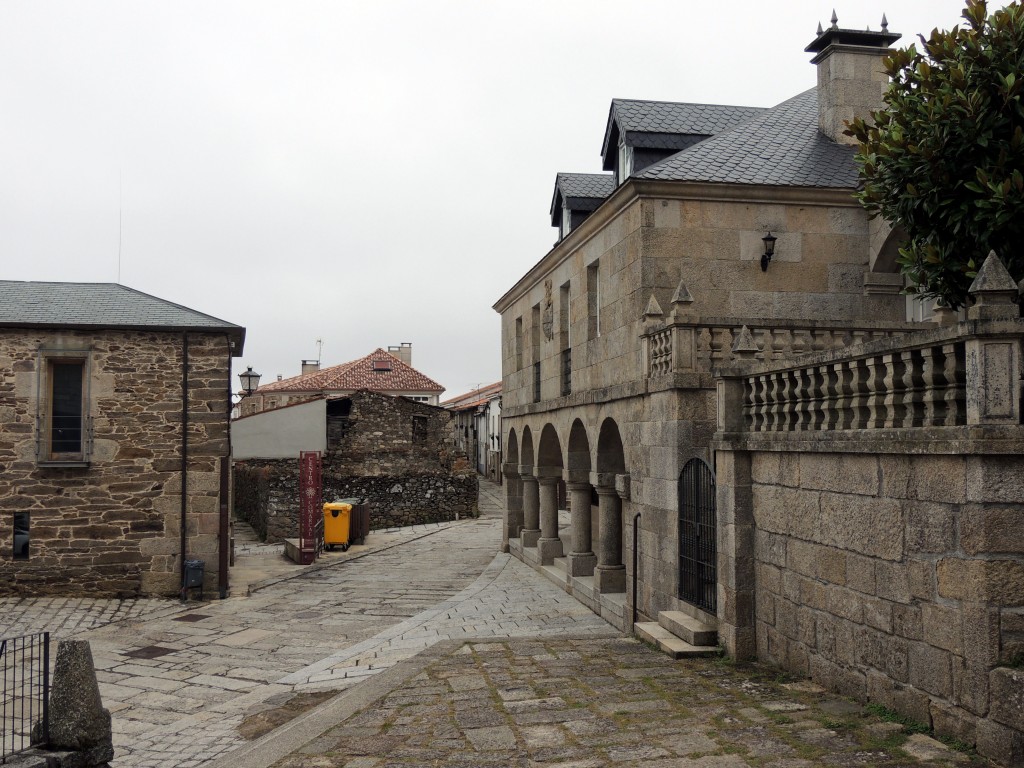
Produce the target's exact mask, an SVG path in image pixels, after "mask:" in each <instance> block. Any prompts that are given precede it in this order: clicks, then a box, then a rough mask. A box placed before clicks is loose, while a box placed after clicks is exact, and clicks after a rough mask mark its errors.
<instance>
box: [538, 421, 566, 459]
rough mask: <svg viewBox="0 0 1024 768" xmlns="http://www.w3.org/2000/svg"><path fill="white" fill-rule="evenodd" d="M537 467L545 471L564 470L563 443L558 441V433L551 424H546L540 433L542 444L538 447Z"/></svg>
mask: <svg viewBox="0 0 1024 768" xmlns="http://www.w3.org/2000/svg"><path fill="white" fill-rule="evenodd" d="M537 466H538V467H543V468H545V469H548V468H550V469H562V467H563V466H564V463H563V462H562V443H561V441H560V440H559V439H558V432H556V431H555V428H554V427H553V426H552V425H551V424H545V425H544V429H543V430H541V433H540V443H539V445H538V446H537Z"/></svg>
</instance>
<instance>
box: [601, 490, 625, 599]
mask: <svg viewBox="0 0 1024 768" xmlns="http://www.w3.org/2000/svg"><path fill="white" fill-rule="evenodd" d="M597 496H598V515H599V518H600V524H599V526H598V542H597V568H596V570H595V571H594V586H595V587H596V588H597V591H598V592H600V593H602V594H605V593H608V592H625V591H626V566H625V565H623V564H622V502H621V500H620V499H619V494H618V492H617V491H616V490H615V488H614V487H609V486H598V488H597Z"/></svg>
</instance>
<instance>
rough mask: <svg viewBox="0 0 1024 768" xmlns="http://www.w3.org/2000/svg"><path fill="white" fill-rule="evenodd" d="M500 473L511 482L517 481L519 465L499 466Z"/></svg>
mask: <svg viewBox="0 0 1024 768" xmlns="http://www.w3.org/2000/svg"><path fill="white" fill-rule="evenodd" d="M501 473H502V474H503V475H505V477H507V478H509V479H511V480H518V479H519V465H518V464H509V463H505V464H502V465H501Z"/></svg>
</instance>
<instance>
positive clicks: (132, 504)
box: [0, 328, 232, 597]
mask: <svg viewBox="0 0 1024 768" xmlns="http://www.w3.org/2000/svg"><path fill="white" fill-rule="evenodd" d="M59 354H64V355H65V356H67V355H71V356H73V357H74V358H75V359H79V360H84V361H85V366H86V369H85V370H86V378H87V381H86V385H85V400H86V417H85V421H86V424H85V427H86V433H85V435H84V438H83V439H84V441H85V450H86V452H87V453H88V455H87V456H86V457H83V458H85V459H86V460H84V461H81V462H78V463H77V465H74V466H71V465H61V464H59V463H53V464H48V463H47V462H45V461H44V460H43V459H45V458H46V457H45V455H44V453H45V449H44V447H43V446H41V443H42V442H43V438H42V436H41V431H42V427H41V426H40V424H41V423H42V418H43V416H42V414H43V411H44V402H45V398H46V396H47V395H46V392H47V389H46V384H45V381H46V378H45V377H46V373H45V372H46V365H47V360H48V357H47V356H48V355H59ZM231 354H232V351H231V349H230V342H229V339H228V337H227V336H226V335H224V334H212V333H190V334H188V359H189V370H188V412H189V418H188V462H187V478H188V479H187V489H186V493H187V496H186V510H187V522H186V552H187V555H186V556H187V557H188V558H199V559H203V560H205V561H206V562H207V569H206V579H207V585H208V586H209V587H211V588H212V587H213V586H214V585H216V584H217V569H216V564H217V557H218V553H219V546H218V541H219V538H218V530H219V529H218V526H219V520H220V512H219V507H220V462H221V460H223V459H226V457H227V456H228V414H229V409H230V382H229V373H230V358H231ZM182 364H183V336H182V334H181V333H173V332H142V331H129V330H109V331H88V332H86V331H47V330H28V329H24V330H23V329H9V328H3V329H0V422H2V423H3V425H4V426H3V430H2V431H0V466H2V470H3V471H2V472H0V541H4V542H10V541H11V539H12V535H13V534H12V525H13V521H14V517H15V513H25V512H27V513H28V517H29V537H30V545H29V550H28V557H27V559H13V558H12V556H11V548H10V546H5V547H4V548H3V549H2V555H0V581H2V583H3V587H0V591H2V593H3V594H7V595H13V594H16V595H47V594H57V593H63V594H68V593H73V594H81V595H91V596H111V597H130V596H137V595H170V594H175V593H177V592H178V588H179V585H180V566H181V541H180V532H181V527H180V526H181V493H182V458H181V457H182V453H181V452H182ZM41 399H42V400H43V402H41Z"/></svg>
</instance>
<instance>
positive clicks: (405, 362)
mask: <svg viewBox="0 0 1024 768" xmlns="http://www.w3.org/2000/svg"><path fill="white" fill-rule="evenodd" d="M358 390H369V391H371V392H381V393H383V394H385V395H392V396H394V397H405V398H408V399H410V400H415V401H416V402H420V403H429V404H430V405H437V403H438V400H439V398H440V396H441V393H442V392H444V387H442V386H441V385H440V384H438V383H437V382H436V381H434V380H433V379H431V378H429V377H428V376H425V375H423V374H422V373H420V372H419V371H417V370H416V369H415V368H413V367H412V344H409V343H404V344H400V345H396V346H390V347H388V348H387V350H384V349H381V348H378V349H375V350H374V351H373V352H371V353H370V354H368V355H366V356H365V357H361V358H359V359H358V360H350V361H349V362H347V363H341V364H340V365H332V366H330V367H328V368H320V362H319V361H318V360H303V361H302V373H300V374H299V375H298V376H293V377H291V378H288V379H281V378H280V377H278V380H277V381H272V382H270V383H269V384H264V385H263V386H262V387H260V388H259V389H257V390H256V392H255V393H254V394H253V395H251V396H249V397H246V398H245V399H244V400H242V401H241V402H240V403H239V404H238V407H237V415H238V416H251V415H252V414H254V413H260V412H262V411H267V410H271V409H273V408H280V407H281V406H284V405H289V404H293V403H301V402H305V401H308V400H313V399H316V398H318V397H321V396H325V397H334V398H338V397H343V396H345V395H350V394H352V393H353V392H356V391H358Z"/></svg>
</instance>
